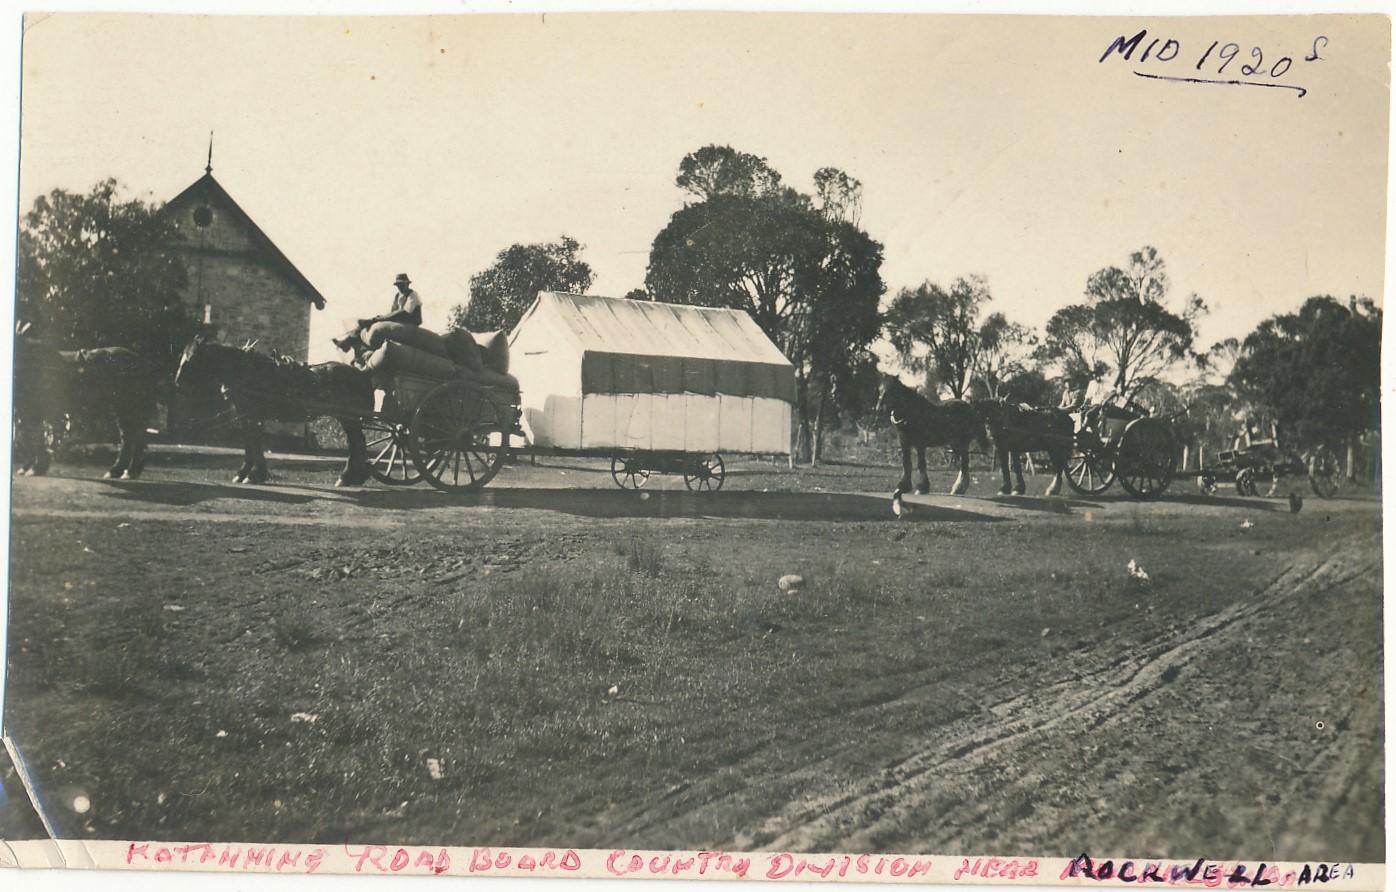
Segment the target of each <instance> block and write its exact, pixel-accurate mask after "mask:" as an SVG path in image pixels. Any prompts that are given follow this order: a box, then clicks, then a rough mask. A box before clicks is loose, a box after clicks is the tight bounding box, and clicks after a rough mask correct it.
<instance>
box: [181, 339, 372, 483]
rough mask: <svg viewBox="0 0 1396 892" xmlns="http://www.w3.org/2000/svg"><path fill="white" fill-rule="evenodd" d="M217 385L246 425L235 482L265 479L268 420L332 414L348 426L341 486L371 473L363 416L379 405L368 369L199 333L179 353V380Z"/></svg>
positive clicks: (196, 386) (189, 386)
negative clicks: (316, 361)
mask: <svg viewBox="0 0 1396 892" xmlns="http://www.w3.org/2000/svg"><path fill="white" fill-rule="evenodd" d="M215 386H217V387H221V389H222V391H223V393H224V394H225V395H226V396H227V397H228V400H229V401H230V402H231V403H232V405H233V409H234V411H235V412H236V413H237V417H238V420H239V422H240V424H241V426H242V433H243V463H242V467H241V468H240V469H239V470H238V472H237V475H236V476H234V477H233V482H234V483H265V482H267V479H268V477H269V474H268V473H267V462H266V456H265V454H264V452H263V448H262V424H263V423H264V422H267V421H309V420H311V419H313V418H320V417H326V416H328V417H332V418H336V419H338V420H339V423H340V425H341V426H342V427H343V428H344V439H345V441H346V442H347V443H348V444H349V458H348V460H347V461H346V462H345V464H344V470H343V471H342V472H341V473H340V475H339V480H338V481H337V482H336V484H335V485H336V486H360V485H362V484H363V483H365V482H366V481H367V480H368V477H369V471H368V448H367V446H366V445H365V443H364V431H363V425H362V424H361V419H362V418H364V417H365V416H367V415H370V414H372V412H373V382H372V381H371V380H370V378H369V376H368V373H367V372H364V371H361V370H359V369H356V368H354V367H353V366H350V365H346V364H344V363H342V362H322V363H319V364H318V365H307V364H306V363H303V362H298V361H296V360H294V359H290V358H289V357H279V356H270V355H267V354H265V353H259V352H257V351H255V350H253V349H252V345H251V344H248V345H247V346H246V347H232V346H229V345H227V344H220V343H218V342H216V341H210V340H208V339H207V338H204V337H202V336H196V337H195V338H194V339H193V340H191V341H190V342H189V344H188V345H187V346H186V347H185V348H184V352H183V353H182V354H181V355H180V359H179V368H178V369H177V370H176V372H175V387H176V388H177V389H185V390H189V391H194V392H203V393H208V392H210V391H212V389H213V388H214V387H215Z"/></svg>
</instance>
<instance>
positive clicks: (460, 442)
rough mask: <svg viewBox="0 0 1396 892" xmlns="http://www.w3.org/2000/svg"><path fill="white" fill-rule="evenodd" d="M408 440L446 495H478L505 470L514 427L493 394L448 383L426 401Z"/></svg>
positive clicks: (415, 461) (421, 465) (432, 481)
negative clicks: (470, 493) (479, 491)
mask: <svg viewBox="0 0 1396 892" xmlns="http://www.w3.org/2000/svg"><path fill="white" fill-rule="evenodd" d="M407 440H408V445H409V447H410V448H411V450H412V463H413V464H414V465H416V467H417V471H418V473H420V474H421V475H422V476H423V477H425V478H426V479H427V482H428V483H430V484H431V485H432V486H434V487H436V488H437V489H439V490H442V491H443V492H450V493H463V492H473V491H474V490H477V489H480V488H481V487H483V486H484V485H485V484H486V483H489V482H490V480H491V479H492V478H493V477H494V475H495V474H497V473H499V469H500V467H502V466H503V464H504V459H505V455H506V453H507V452H508V448H507V447H508V445H509V423H508V421H507V420H506V416H505V410H504V408H503V407H502V406H500V404H499V403H498V402H496V401H495V399H494V398H493V397H492V396H490V395H489V394H488V393H487V392H485V391H483V390H480V389H479V388H477V387H472V386H471V385H469V384H466V383H464V382H460V381H448V382H446V383H445V384H442V385H441V386H440V387H437V388H436V389H435V390H432V391H430V392H428V393H427V395H426V396H425V397H423V398H422V401H421V403H419V404H418V406H417V411H416V412H415V413H413V415H412V424H411V425H410V426H409V428H408V431H407Z"/></svg>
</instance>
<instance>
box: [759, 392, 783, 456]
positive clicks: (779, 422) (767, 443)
mask: <svg viewBox="0 0 1396 892" xmlns="http://www.w3.org/2000/svg"><path fill="white" fill-rule="evenodd" d="M752 403H753V405H752V414H751V419H752V421H751V451H752V452H758V453H761V454H763V455H788V454H789V453H790V404H789V403H787V402H785V401H784V400H772V399H759V398H758V399H755V400H753V401H752Z"/></svg>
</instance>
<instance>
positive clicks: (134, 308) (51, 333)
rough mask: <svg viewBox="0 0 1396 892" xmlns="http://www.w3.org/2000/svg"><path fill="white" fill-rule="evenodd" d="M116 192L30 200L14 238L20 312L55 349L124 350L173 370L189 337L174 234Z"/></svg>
mask: <svg viewBox="0 0 1396 892" xmlns="http://www.w3.org/2000/svg"><path fill="white" fill-rule="evenodd" d="M120 192H121V186H120V184H119V183H117V181H116V180H112V179H108V180H103V181H102V182H100V183H98V184H96V185H95V186H94V187H93V188H92V190H91V191H90V192H87V193H86V194H79V193H75V192H68V191H66V190H63V189H55V190H54V191H53V192H50V193H49V194H48V195H45V196H41V197H39V198H38V199H36V200H35V201H34V206H33V208H32V209H31V210H30V211H29V213H27V214H26V215H25V216H24V220H23V223H22V225H21V227H20V233H19V258H18V272H17V282H16V312H17V314H18V318H19V319H21V320H25V321H29V322H32V323H33V324H34V326H35V331H36V332H38V333H39V334H40V335H41V336H42V337H44V338H46V339H48V340H50V341H52V342H53V343H55V344H57V345H58V346H61V347H67V348H86V347H110V346H123V347H129V348H131V349H133V350H135V351H136V352H137V353H139V354H141V355H143V356H146V357H148V358H149V359H150V360H151V361H152V362H154V363H156V364H157V365H158V366H159V367H162V368H172V367H173V365H174V361H175V359H176V358H177V356H178V354H179V351H180V349H182V347H183V345H184V342H185V341H186V340H188V338H189V336H190V335H191V334H192V332H193V329H194V323H193V321H192V320H191V319H190V318H189V316H188V314H187V313H186V311H185V309H184V304H183V301H182V297H181V295H182V294H183V289H184V287H185V285H186V283H187V279H186V274H185V270H184V265H183V263H181V262H180V259H179V257H178V256H177V254H176V253H175V252H174V250H173V249H172V247H171V246H172V245H173V244H174V243H175V242H176V241H177V240H178V238H179V232H178V228H177V227H176V225H175V224H174V223H173V221H171V220H170V219H169V218H167V217H164V216H162V215H161V214H160V212H159V207H157V206H155V205H153V204H147V203H145V202H143V201H141V200H139V199H125V198H122V197H121V195H120Z"/></svg>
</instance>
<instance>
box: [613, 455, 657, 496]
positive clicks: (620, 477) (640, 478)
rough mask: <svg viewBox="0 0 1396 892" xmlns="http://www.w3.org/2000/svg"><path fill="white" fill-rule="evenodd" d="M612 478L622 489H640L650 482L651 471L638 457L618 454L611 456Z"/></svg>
mask: <svg viewBox="0 0 1396 892" xmlns="http://www.w3.org/2000/svg"><path fill="white" fill-rule="evenodd" d="M611 479H612V480H614V481H616V486H619V487H620V488H621V489H639V488H640V487H642V486H644V485H645V484H646V483H648V482H649V480H650V472H649V468H646V467H644V466H642V465H641V464H640V460H639V459H638V458H635V457H633V456H629V457H627V456H621V455H617V456H614V457H612V458H611Z"/></svg>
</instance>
